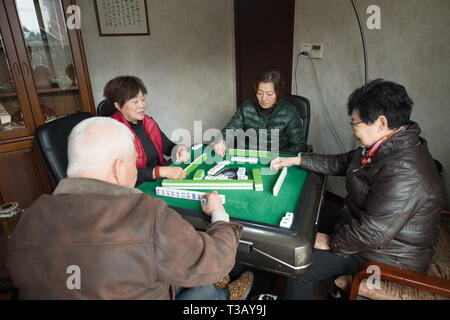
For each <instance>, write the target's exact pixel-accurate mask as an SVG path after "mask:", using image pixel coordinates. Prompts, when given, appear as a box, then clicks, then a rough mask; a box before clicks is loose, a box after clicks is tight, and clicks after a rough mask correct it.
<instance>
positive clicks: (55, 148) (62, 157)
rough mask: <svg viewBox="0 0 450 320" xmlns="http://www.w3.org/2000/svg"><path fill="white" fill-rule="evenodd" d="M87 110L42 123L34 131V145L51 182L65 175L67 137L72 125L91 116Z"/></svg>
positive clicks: (57, 180)
mask: <svg viewBox="0 0 450 320" xmlns="http://www.w3.org/2000/svg"><path fill="white" fill-rule="evenodd" d="M92 116H93V114H92V113H89V112H80V113H74V114H70V115H68V116H65V117H63V118H59V119H56V120H53V121H51V122H47V123H44V124H43V125H41V126H40V127H38V128H37V129H36V130H35V132H34V138H35V140H36V145H37V148H38V150H39V153H40V155H41V158H42V160H43V161H44V164H45V167H46V168H47V171H48V172H49V174H50V177H51V178H52V180H53V182H54V183H55V185H56V184H58V182H59V180H61V179H64V178H66V177H67V173H66V170H67V164H68V162H67V138H68V137H69V134H70V132H71V131H72V129H73V127H75V126H76V125H77V124H78V123H80V122H81V121H83V120H85V119H88V118H90V117H92Z"/></svg>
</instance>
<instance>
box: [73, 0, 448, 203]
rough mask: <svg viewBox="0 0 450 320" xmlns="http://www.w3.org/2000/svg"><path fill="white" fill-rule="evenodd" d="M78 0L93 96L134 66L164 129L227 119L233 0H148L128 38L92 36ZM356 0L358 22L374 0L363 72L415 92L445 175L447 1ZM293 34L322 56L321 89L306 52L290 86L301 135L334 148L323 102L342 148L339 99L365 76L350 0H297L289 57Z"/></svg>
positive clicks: (335, 181)
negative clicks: (300, 107) (305, 124)
mask: <svg viewBox="0 0 450 320" xmlns="http://www.w3.org/2000/svg"><path fill="white" fill-rule="evenodd" d="M77 2H78V3H79V5H80V7H81V18H82V32H83V39H84V45H85V49H86V55H87V60H88V66H89V72H90V75H91V81H92V87H93V92H94V98H95V102H96V103H98V102H100V101H101V100H102V90H103V86H104V85H105V83H106V82H107V81H108V80H109V79H111V78H112V77H114V76H117V75H123V74H134V75H137V76H139V77H141V78H142V79H143V80H144V82H145V84H146V86H147V88H148V90H149V95H148V104H149V107H148V111H147V113H148V114H149V115H151V116H153V117H154V118H155V119H156V120H157V121H158V123H159V124H160V126H161V128H162V129H163V130H164V131H165V132H166V134H168V135H169V136H170V134H171V133H172V132H173V131H174V130H176V129H177V128H186V129H188V130H189V131H190V132H191V134H192V136H193V122H194V121H195V120H202V121H203V130H206V129H208V128H222V127H223V126H224V125H225V124H226V122H227V121H228V120H229V119H230V117H231V115H232V114H233V113H234V111H235V109H236V106H235V100H236V88H235V61H234V18H233V1H232V0H214V1H211V0H148V14H149V23H150V32H151V35H150V36H135V37H99V36H98V31H97V24H96V18H95V12H94V7H93V2H92V1H91V0H78V1H77ZM356 2H357V4H358V7H359V11H360V14H361V17H362V21H363V23H364V25H365V22H366V20H367V18H368V14H367V13H366V9H367V7H368V6H369V5H372V4H376V5H378V6H380V8H381V30H368V29H367V28H365V32H366V38H367V46H368V56H369V78H370V79H373V78H377V77H383V78H385V79H389V80H393V81H397V82H400V83H402V84H404V85H405V86H406V88H407V90H408V92H409V93H410V95H411V97H412V98H413V100H414V101H415V107H414V110H413V114H412V118H413V120H415V121H417V122H419V124H420V125H421V127H422V130H423V133H422V135H423V137H424V138H426V139H427V140H428V143H429V149H430V151H431V153H432V154H433V156H434V157H435V158H436V159H439V160H440V161H441V162H442V164H443V165H444V167H445V168H446V175H447V176H446V180H447V184H448V182H449V181H450V143H449V142H448V140H449V138H448V137H449V136H450V125H449V123H450V116H449V115H450V112H449V111H448V110H449V109H448V105H449V101H450V90H449V89H450V88H449V83H450V41H449V36H448V30H449V29H450V19H448V13H449V12H450V1H448V0H427V1H423V0H396V1H392V0H356ZM301 42H323V43H324V58H323V59H322V60H314V64H315V67H316V70H317V74H318V83H319V85H320V91H321V92H322V97H323V98H321V97H320V95H319V86H318V85H317V83H316V80H315V77H314V72H313V68H312V65H311V62H310V61H309V59H305V58H302V59H300V63H299V66H298V73H297V74H298V87H299V94H302V95H304V96H306V97H308V98H309V99H310V100H311V105H312V121H311V122H312V125H311V128H310V138H309V143H310V144H313V146H314V149H315V151H317V152H320V153H337V152H339V151H340V150H339V148H338V147H337V144H336V142H335V140H334V138H333V136H332V135H331V133H330V130H329V129H328V126H327V123H326V121H325V117H324V114H323V111H322V107H321V106H322V105H323V103H322V101H323V102H324V103H325V104H326V107H327V108H328V111H329V113H330V116H331V118H332V119H333V122H334V125H335V127H336V129H337V131H338V134H339V136H340V137H341V139H342V141H343V143H344V145H345V149H346V150H349V149H351V148H354V147H355V146H356V144H355V141H354V139H353V137H352V136H351V135H350V132H349V126H348V122H349V118H348V116H347V115H346V102H347V98H348V96H349V94H350V93H351V92H352V91H353V90H354V89H356V88H357V87H359V86H360V85H362V84H363V82H364V65H363V56H362V45H361V40H360V34H359V29H358V26H357V22H356V18H355V15H354V12H353V8H352V5H351V2H350V0H296V11H295V30H294V63H293V65H294V66H295V56H296V55H297V53H298V52H299V50H300V43H301ZM294 72H295V70H294ZM293 81H294V79H293ZM293 88H294V90H295V86H293ZM329 181H330V182H329V184H328V188H329V189H330V190H331V191H333V192H335V193H337V194H341V195H344V194H345V189H344V186H343V179H342V178H330V180H329ZM447 188H448V187H447ZM448 189H449V188H448Z"/></svg>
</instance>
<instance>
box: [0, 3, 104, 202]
mask: <svg viewBox="0 0 450 320" xmlns="http://www.w3.org/2000/svg"><path fill="white" fill-rule="evenodd" d="M74 4H75V2H74V1H71V0H15V1H13V0H0V204H2V203H5V202H11V201H16V202H19V203H20V206H21V207H22V208H26V207H28V206H29V205H30V204H31V203H32V202H33V201H34V200H36V199H37V197H39V195H40V194H42V193H49V192H51V190H52V188H53V187H54V186H52V185H51V182H50V179H49V178H48V175H47V173H46V171H45V168H44V166H43V164H42V163H41V160H40V158H39V155H38V153H37V151H36V149H35V147H34V145H33V134H34V130H35V128H37V127H38V126H40V125H42V124H43V123H45V122H48V121H52V120H54V119H57V118H58V117H62V116H65V115H68V114H72V113H76V112H85V111H87V112H92V113H95V106H94V100H93V96H92V89H91V85H90V80H89V73H88V68H87V63H86V59H85V54H84V48H83V43H82V37H81V30H80V29H76V28H75V27H68V26H67V23H66V21H67V20H66V19H68V17H69V16H70V15H71V12H70V10H67V9H68V7H69V6H71V5H74ZM67 11H69V13H67Z"/></svg>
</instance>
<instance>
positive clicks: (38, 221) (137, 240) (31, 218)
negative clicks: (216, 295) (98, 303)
mask: <svg viewBox="0 0 450 320" xmlns="http://www.w3.org/2000/svg"><path fill="white" fill-rule="evenodd" d="M241 234H242V226H241V225H240V224H237V223H229V222H224V221H218V222H214V223H212V224H211V225H210V226H209V227H208V229H207V230H206V232H197V231H195V229H194V228H193V227H192V225H191V224H189V223H188V222H187V221H185V220H184V219H183V218H182V217H181V216H180V215H179V214H178V213H176V212H175V211H174V210H172V209H170V208H169V207H168V206H167V204H166V203H165V202H164V201H162V200H160V199H157V198H154V197H152V196H150V195H147V194H144V193H142V192H141V191H139V190H137V189H132V188H126V187H123V186H119V185H114V184H110V183H106V182H103V181H99V180H93V179H82V178H68V179H64V180H62V181H61V182H60V183H59V184H58V186H57V188H56V190H55V192H54V194H53V195H51V196H50V195H43V196H41V197H40V198H39V199H38V200H37V201H36V202H35V203H34V204H33V205H32V206H31V207H30V208H29V209H27V210H26V211H25V212H24V213H23V216H22V217H21V219H20V221H19V223H18V225H17V227H16V229H15V231H14V234H13V235H12V237H11V239H10V241H9V258H8V261H7V267H8V269H9V271H10V272H11V275H12V278H13V282H14V284H15V285H16V286H17V287H18V288H19V297H20V298H21V299H173V298H174V291H173V288H172V286H174V285H178V286H182V287H193V286H199V285H205V284H211V283H214V282H216V281H218V280H220V279H221V278H222V277H223V276H224V275H226V274H227V273H228V272H229V271H230V270H231V269H232V267H233V265H234V262H235V255H236V248H237V245H238V242H239V238H240V236H241ZM70 266H72V267H70ZM73 266H75V268H77V267H78V271H79V272H78V275H79V276H80V277H79V280H80V281H79V287H80V289H78V287H77V282H76V281H77V279H76V278H74V277H75V276H76V274H77V272H76V270H75V271H74V269H72V268H74V267H73Z"/></svg>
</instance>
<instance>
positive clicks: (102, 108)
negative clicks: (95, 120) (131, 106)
mask: <svg viewBox="0 0 450 320" xmlns="http://www.w3.org/2000/svg"><path fill="white" fill-rule="evenodd" d="M116 111H117V109H116V107H114V106H113V105H112V104H111V103H109V102H108V101H106V100H103V101H101V102H100V103H99V104H98V106H97V115H98V116H99V117H111V116H112V115H113V114H114V113H115V112H116Z"/></svg>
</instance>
